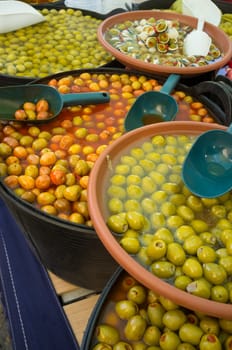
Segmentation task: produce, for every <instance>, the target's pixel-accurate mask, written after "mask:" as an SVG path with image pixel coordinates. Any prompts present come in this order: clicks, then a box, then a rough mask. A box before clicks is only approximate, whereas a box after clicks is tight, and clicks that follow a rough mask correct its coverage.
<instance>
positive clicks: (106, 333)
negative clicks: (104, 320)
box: [96, 324, 120, 345]
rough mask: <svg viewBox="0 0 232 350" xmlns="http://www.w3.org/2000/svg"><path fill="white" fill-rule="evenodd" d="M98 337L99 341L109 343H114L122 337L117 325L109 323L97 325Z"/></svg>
mask: <svg viewBox="0 0 232 350" xmlns="http://www.w3.org/2000/svg"><path fill="white" fill-rule="evenodd" d="M96 337H97V340H98V341H99V342H103V343H106V344H108V345H114V344H116V343H117V342H118V341H119V339H120V336H119V332H118V330H117V329H116V328H115V327H112V326H110V325H107V324H101V325H99V326H97V329H96Z"/></svg>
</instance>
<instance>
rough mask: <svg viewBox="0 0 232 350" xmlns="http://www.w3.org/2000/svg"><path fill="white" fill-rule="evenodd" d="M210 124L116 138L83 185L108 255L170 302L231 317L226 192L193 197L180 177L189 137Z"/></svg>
mask: <svg viewBox="0 0 232 350" xmlns="http://www.w3.org/2000/svg"><path fill="white" fill-rule="evenodd" d="M214 128H215V129H224V126H220V125H218V124H207V123H206V124H204V125H203V124H201V123H198V122H181V121H175V122H166V123H157V124H154V125H148V126H144V127H141V128H138V129H136V130H133V131H131V132H129V133H127V134H125V135H123V136H122V137H121V138H120V139H119V140H117V141H115V142H114V143H113V144H112V145H110V146H109V147H108V148H107V149H106V150H105V151H104V152H103V153H102V154H101V156H100V157H99V158H98V160H97V162H96V164H95V166H94V168H93V170H92V172H91V176H90V181H89V187H88V204H89V212H90V216H91V219H92V221H93V225H94V227H95V230H96V232H97V234H98V236H99V238H100V239H101V241H102V242H103V244H104V245H105V247H106V249H107V250H108V251H109V252H110V254H111V255H112V256H113V257H114V258H115V260H116V261H117V262H118V263H119V264H120V265H121V266H122V267H124V269H125V270H126V271H128V272H129V273H130V274H131V275H132V276H133V277H135V278H136V279H137V280H139V281H140V282H141V283H143V284H144V285H145V286H146V287H148V288H150V289H152V290H154V291H155V292H157V293H158V294H160V295H163V296H165V297H167V298H169V299H171V300H172V301H174V302H175V303H177V304H178V305H182V306H184V307H187V308H190V309H193V310H195V311H199V312H203V313H206V314H209V315H212V316H216V317H224V318H227V319H228V318H229V319H231V311H232V305H231V302H232V299H231V293H232V289H231V268H232V250H231V244H232V221H231V215H232V211H231V208H232V194H231V193H230V192H228V193H226V194H225V195H223V196H220V197H217V198H213V199H209V198H208V199H207V198H200V197H197V196H194V195H193V194H192V193H191V192H190V191H189V189H188V188H186V187H185V185H184V183H183V181H182V178H181V169H182V164H183V161H184V159H185V157H186V154H187V152H188V150H189V149H190V147H191V145H192V143H193V142H194V139H195V138H196V137H197V135H199V134H201V133H203V132H204V131H207V130H210V129H214Z"/></svg>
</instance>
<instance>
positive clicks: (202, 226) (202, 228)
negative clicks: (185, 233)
mask: <svg viewBox="0 0 232 350" xmlns="http://www.w3.org/2000/svg"><path fill="white" fill-rule="evenodd" d="M191 226H192V228H193V229H194V230H195V231H196V232H197V233H201V232H206V231H209V226H208V224H207V223H206V222H205V221H203V220H200V219H194V220H192V221H191Z"/></svg>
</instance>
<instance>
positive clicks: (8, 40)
mask: <svg viewBox="0 0 232 350" xmlns="http://www.w3.org/2000/svg"><path fill="white" fill-rule="evenodd" d="M41 13H42V15H43V16H44V18H45V21H44V22H42V23H39V24H36V25H33V26H29V27H25V28H21V29H19V30H16V31H14V32H9V33H5V34H0V74H5V75H10V76H20V77H35V78H36V77H44V76H47V75H50V74H54V73H59V72H63V71H68V70H73V69H81V68H95V67H99V66H101V65H104V64H106V63H107V62H110V61H111V60H112V59H113V58H112V56H111V55H110V54H108V53H107V52H106V51H105V50H104V49H103V47H102V46H101V45H100V44H99V42H98V40H97V28H98V26H99V24H100V23H101V20H100V19H97V18H94V17H91V16H88V15H83V13H82V12H81V11H79V10H74V9H60V10H56V9H51V10H50V9H43V10H41Z"/></svg>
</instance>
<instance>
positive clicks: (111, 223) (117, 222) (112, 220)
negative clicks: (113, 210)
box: [107, 214, 128, 233]
mask: <svg viewBox="0 0 232 350" xmlns="http://www.w3.org/2000/svg"><path fill="white" fill-rule="evenodd" d="M107 225H108V227H109V229H110V230H112V231H113V232H115V233H124V232H126V231H127V230H128V222H127V220H126V218H125V217H123V216H122V215H120V214H114V215H111V216H110V217H109V218H108V220H107Z"/></svg>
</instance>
